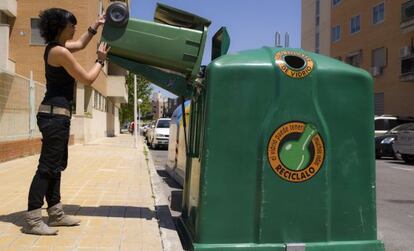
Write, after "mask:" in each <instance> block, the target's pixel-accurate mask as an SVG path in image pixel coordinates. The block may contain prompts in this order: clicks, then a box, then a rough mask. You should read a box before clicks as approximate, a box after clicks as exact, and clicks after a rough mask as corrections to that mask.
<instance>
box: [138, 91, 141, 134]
mask: <svg viewBox="0 0 414 251" xmlns="http://www.w3.org/2000/svg"><path fill="white" fill-rule="evenodd" d="M141 104H142V99H140V98H139V99H138V135H141V133H140V132H139V128H140V127H141V112H140V110H139V108H140V105H141Z"/></svg>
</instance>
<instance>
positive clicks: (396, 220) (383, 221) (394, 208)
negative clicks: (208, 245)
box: [150, 149, 414, 251]
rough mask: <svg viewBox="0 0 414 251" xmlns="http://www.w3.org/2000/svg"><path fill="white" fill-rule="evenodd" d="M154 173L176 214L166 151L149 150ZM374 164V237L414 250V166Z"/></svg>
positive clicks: (176, 194)
mask: <svg viewBox="0 0 414 251" xmlns="http://www.w3.org/2000/svg"><path fill="white" fill-rule="evenodd" d="M150 151H151V156H152V158H153V161H154V164H155V167H156V169H157V173H158V175H159V176H160V177H161V178H162V179H163V180H164V182H165V189H164V190H163V192H164V193H165V196H167V197H168V198H169V199H170V201H173V206H172V207H171V204H170V210H171V214H172V216H173V217H177V216H178V215H179V210H180V205H181V189H182V188H181V187H180V185H179V184H177V183H176V182H174V181H173V180H172V179H171V178H170V177H169V176H168V174H167V172H166V171H165V168H164V167H165V165H166V163H167V157H168V150H165V149H163V150H150ZM376 166H377V221H378V238H379V239H381V240H383V241H384V243H385V250H387V251H403V250H404V251H407V250H414V248H413V247H414V238H413V236H414V182H413V181H414V165H407V164H405V163H404V162H403V161H401V160H393V159H383V160H377V161H376Z"/></svg>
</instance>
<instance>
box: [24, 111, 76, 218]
mask: <svg viewBox="0 0 414 251" xmlns="http://www.w3.org/2000/svg"><path fill="white" fill-rule="evenodd" d="M37 125H38V126H39V129H40V132H41V133H42V151H41V153H40V158H39V165H38V167H37V171H36V174H35V176H34V177H33V180H32V184H31V185H30V190H29V203H28V204H29V205H28V210H29V211H31V210H34V209H38V208H41V207H42V206H43V203H44V202H43V200H44V198H45V197H46V202H47V204H48V207H52V206H54V205H56V204H57V203H59V202H60V180H61V172H62V171H63V170H65V168H66V166H67V161H68V142H69V131H70V118H69V117H65V116H60V115H48V114H42V115H40V114H38V115H37Z"/></svg>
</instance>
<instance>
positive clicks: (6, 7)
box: [0, 0, 17, 17]
mask: <svg viewBox="0 0 414 251" xmlns="http://www.w3.org/2000/svg"><path fill="white" fill-rule="evenodd" d="M0 12H4V13H5V14H6V15H7V16H9V17H16V16H17V1H16V0H1V1H0Z"/></svg>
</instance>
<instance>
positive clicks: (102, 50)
mask: <svg viewBox="0 0 414 251" xmlns="http://www.w3.org/2000/svg"><path fill="white" fill-rule="evenodd" d="M110 49H111V47H109V46H108V44H107V43H106V42H101V43H100V44H99V47H98V51H97V52H96V53H97V54H98V60H106V56H107V54H108V51H109V50H110Z"/></svg>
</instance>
